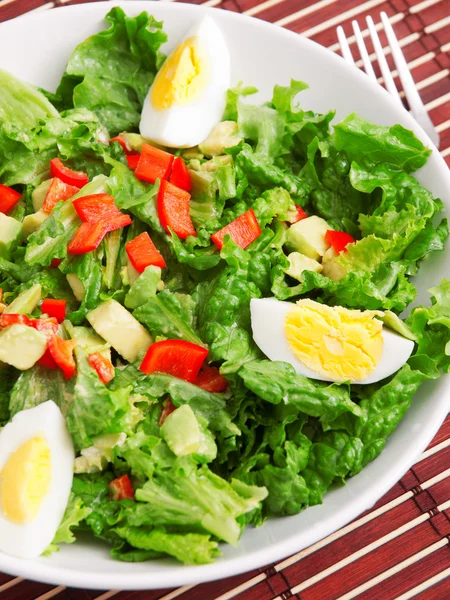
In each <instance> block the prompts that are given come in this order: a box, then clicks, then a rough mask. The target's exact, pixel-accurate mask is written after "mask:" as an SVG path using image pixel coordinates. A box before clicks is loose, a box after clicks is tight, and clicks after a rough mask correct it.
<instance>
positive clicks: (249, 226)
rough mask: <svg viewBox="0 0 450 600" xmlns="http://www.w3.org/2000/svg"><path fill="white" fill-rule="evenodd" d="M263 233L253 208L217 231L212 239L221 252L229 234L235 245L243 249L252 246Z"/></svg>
mask: <svg viewBox="0 0 450 600" xmlns="http://www.w3.org/2000/svg"><path fill="white" fill-rule="evenodd" d="M261 233H262V231H261V227H260V226H259V223H258V220H257V218H256V215H255V213H254V211H253V208H251V209H250V210H247V211H246V212H245V213H244V214H242V215H241V216H240V217H238V218H237V219H235V220H234V221H232V222H231V223H229V224H228V225H226V226H225V227H222V229H219V231H216V233H214V234H213V235H212V236H211V239H212V241H213V242H214V243H215V244H216V246H217V247H218V248H219V250H221V249H222V247H223V240H224V237H225V236H226V235H227V234H228V235H229V236H230V237H231V239H232V240H233V242H234V243H235V244H237V245H238V246H240V247H241V248H247V246H250V244H251V243H252V242H254V241H255V240H256V238H258V237H259V236H260V235H261Z"/></svg>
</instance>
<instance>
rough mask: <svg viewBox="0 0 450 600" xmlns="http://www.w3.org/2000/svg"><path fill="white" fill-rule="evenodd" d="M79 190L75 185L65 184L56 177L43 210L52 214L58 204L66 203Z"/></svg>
mask: <svg viewBox="0 0 450 600" xmlns="http://www.w3.org/2000/svg"><path fill="white" fill-rule="evenodd" d="M79 191H80V190H79V188H77V187H75V186H74V185H69V184H68V183H64V181H61V179H59V178H58V177H54V178H53V179H52V182H51V184H50V187H49V188H48V190H47V194H46V196H45V200H44V204H43V205H42V210H43V211H45V212H46V213H48V214H50V213H51V212H52V210H53V209H54V208H55V206H56V205H57V204H58V202H64V201H65V200H68V199H69V198H72V196H75V194H77V193H78V192H79Z"/></svg>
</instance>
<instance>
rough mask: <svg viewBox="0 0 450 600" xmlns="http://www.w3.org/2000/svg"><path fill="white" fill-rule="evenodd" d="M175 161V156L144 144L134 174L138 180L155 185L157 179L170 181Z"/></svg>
mask: <svg viewBox="0 0 450 600" xmlns="http://www.w3.org/2000/svg"><path fill="white" fill-rule="evenodd" d="M173 159H174V156H173V154H169V152H164V150H160V149H159V148H155V147H154V146H150V144H142V151H141V157H140V159H139V162H138V164H137V167H136V170H135V172H134V173H135V175H136V177H137V178H138V179H142V181H149V182H150V183H155V181H156V180H157V179H168V178H169V175H170V171H171V170H172V164H173Z"/></svg>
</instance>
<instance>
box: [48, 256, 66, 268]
mask: <svg viewBox="0 0 450 600" xmlns="http://www.w3.org/2000/svg"><path fill="white" fill-rule="evenodd" d="M62 261H63V259H62V258H54V259H53V260H52V262H51V263H50V266H52V267H53V268H54V269H57V268H58V267H59V265H60V264H61V263H62Z"/></svg>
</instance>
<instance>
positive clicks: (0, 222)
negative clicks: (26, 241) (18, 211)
mask: <svg viewBox="0 0 450 600" xmlns="http://www.w3.org/2000/svg"><path fill="white" fill-rule="evenodd" d="M21 241H22V224H21V223H20V221H17V219H13V218H12V217H7V216H6V215H5V214H3V213H0V256H1V257H2V258H6V259H7V260H9V259H10V258H11V253H12V251H13V250H14V248H15V247H16V246H17V245H18V244H20V242H21Z"/></svg>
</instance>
